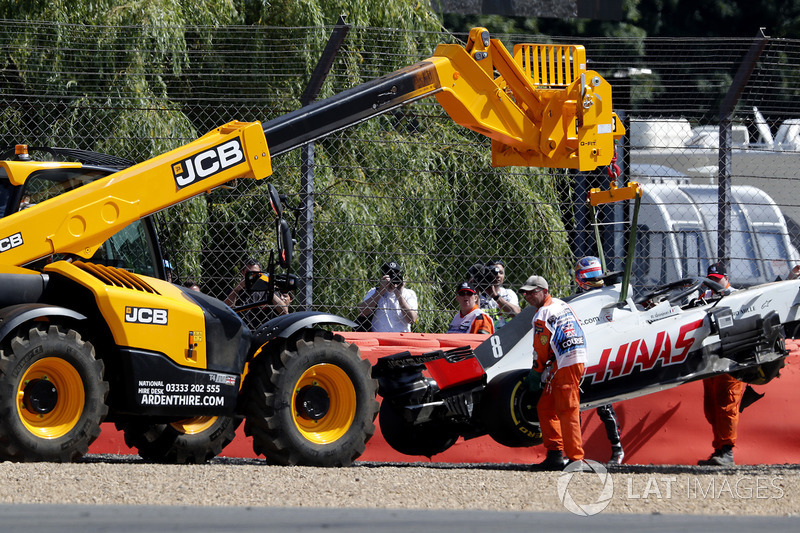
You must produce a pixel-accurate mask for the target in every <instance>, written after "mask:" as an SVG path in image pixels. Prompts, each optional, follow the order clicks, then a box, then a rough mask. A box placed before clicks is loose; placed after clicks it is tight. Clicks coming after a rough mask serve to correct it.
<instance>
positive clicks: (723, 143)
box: [717, 28, 769, 269]
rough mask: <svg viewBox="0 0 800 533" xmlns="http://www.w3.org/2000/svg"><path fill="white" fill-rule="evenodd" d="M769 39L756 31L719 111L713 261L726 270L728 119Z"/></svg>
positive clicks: (728, 247) (728, 246) (728, 249)
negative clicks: (716, 213) (714, 254)
mask: <svg viewBox="0 0 800 533" xmlns="http://www.w3.org/2000/svg"><path fill="white" fill-rule="evenodd" d="M768 39H769V37H767V36H766V35H764V28H760V29H759V30H758V33H757V34H756V37H755V40H754V41H753V44H752V45H751V46H750V49H749V50H748V51H747V54H746V55H745V56H744V59H743V60H742V63H741V64H740V65H739V70H738V71H737V72H736V77H734V78H733V81H732V82H731V86H730V88H729V89H728V93H727V94H726V95H725V99H724V100H723V101H722V104H721V105H720V108H719V169H718V172H719V177H718V193H717V205H718V207H719V216H718V218H717V259H718V260H719V261H723V262H725V264H726V265H728V269H730V254H731V224H730V222H731V220H730V219H731V156H732V150H733V148H732V144H731V117H732V115H733V110H734V108H735V107H736V103H737V102H738V101H739V97H740V96H741V95H742V91H743V90H744V87H745V85H747V82H748V80H749V79H750V75H751V74H752V73H753V70H755V67H756V61H758V58H759V57H761V54H762V52H763V51H764V48H765V47H766V46H767V41H768Z"/></svg>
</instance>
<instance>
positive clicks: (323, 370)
mask: <svg viewBox="0 0 800 533" xmlns="http://www.w3.org/2000/svg"><path fill="white" fill-rule="evenodd" d="M326 397H327V400H328V402H327V405H326V401H325V398H326ZM292 413H293V417H294V423H295V425H296V426H297V429H298V430H300V433H301V434H302V435H303V437H305V438H306V439H308V440H309V441H311V442H313V443H315V444H328V443H331V442H334V441H336V440H337V439H339V438H341V437H342V436H344V434H345V433H347V430H348V429H350V425H351V424H352V423H353V419H355V416H356V390H355V388H354V387H353V383H352V381H351V380H350V377H349V376H348V375H347V373H346V372H345V371H344V370H342V369H341V368H339V367H338V366H336V365H333V364H329V363H321V364H318V365H314V366H312V367H311V368H309V369H308V370H306V371H305V372H304V373H303V375H302V376H300V379H299V380H298V381H297V384H296V386H295V389H294V394H292Z"/></svg>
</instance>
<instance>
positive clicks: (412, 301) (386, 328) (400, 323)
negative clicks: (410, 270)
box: [358, 261, 417, 332]
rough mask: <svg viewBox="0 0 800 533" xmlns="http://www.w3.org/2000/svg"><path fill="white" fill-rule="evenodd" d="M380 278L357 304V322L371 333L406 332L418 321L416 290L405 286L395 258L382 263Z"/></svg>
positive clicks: (400, 268)
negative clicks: (367, 324) (367, 325)
mask: <svg viewBox="0 0 800 533" xmlns="http://www.w3.org/2000/svg"><path fill="white" fill-rule="evenodd" d="M381 274H382V276H381V279H380V280H379V281H378V284H377V285H376V286H375V287H373V288H372V289H370V290H369V292H367V295H366V296H365V297H364V300H363V301H362V302H361V303H360V304H358V311H359V313H358V321H359V322H360V323H362V324H363V323H365V322H367V321H369V322H370V325H369V327H364V329H366V330H368V331H373V332H408V331H411V326H412V325H413V324H414V323H415V322H416V321H417V293H415V292H414V291H413V290H411V289H407V288H406V287H405V281H404V280H403V267H401V266H400V264H399V263H397V262H396V261H389V262H388V263H384V264H383V265H382V266H381Z"/></svg>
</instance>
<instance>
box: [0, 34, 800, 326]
mask: <svg viewBox="0 0 800 533" xmlns="http://www.w3.org/2000/svg"><path fill="white" fill-rule="evenodd" d="M333 29H334V28H332V27H324V28H323V27H321V28H265V27H225V28H210V27H202V28H180V29H179V28H165V29H161V32H160V33H157V34H154V33H153V29H152V28H150V29H147V30H145V29H142V28H137V27H113V28H109V27H87V26H70V25H63V24H45V23H29V22H19V21H4V22H3V28H2V30H0V46H2V50H3V59H2V61H3V63H2V64H0V67H2V70H0V116H2V122H0V135H2V143H0V144H3V145H13V144H15V143H22V142H24V143H28V144H31V145H50V146H69V147H76V148H85V149H93V150H97V151H100V152H104V153H110V154H112V155H116V156H120V157H125V158H128V159H131V160H134V161H142V160H144V159H147V158H148V157H151V156H153V155H156V154H158V153H162V152H164V151H166V150H169V149H172V148H175V147H178V146H180V145H182V144H185V143H186V142H188V141H190V140H192V139H194V138H196V137H197V136H199V135H201V134H203V133H205V132H206V131H209V130H211V129H213V128H215V127H217V126H219V125H221V124H224V123H226V122H228V121H230V120H234V119H235V120H261V121H267V120H270V119H274V118H276V117H279V116H281V115H283V114H285V113H287V112H289V111H292V110H294V109H297V108H299V107H300V105H301V103H300V97H301V95H302V94H303V93H304V91H305V89H306V87H307V85H308V83H309V79H310V77H311V73H312V71H313V70H314V67H315V65H316V64H317V61H318V60H319V57H320V56H321V54H322V50H323V48H324V46H325V43H326V41H327V39H328V36H329V35H330V33H331V32H332V30H333ZM494 37H497V38H500V39H501V40H502V41H503V42H504V44H505V45H506V46H507V47H508V48H509V49H510V48H511V46H512V45H513V44H515V43H520V42H542V41H547V40H551V41H557V42H567V40H565V39H556V38H545V37H542V36H518V35H514V36H497V35H495V36H494ZM464 38H465V36H452V35H449V34H444V33H442V34H432V33H421V32H416V33H415V32H400V31H397V30H392V29H385V28H358V27H356V28H351V29H350V31H349V33H347V36H346V38H345V39H344V41H343V44H342V46H341V48H340V49H339V50H338V53H337V55H336V56H335V59H334V61H333V64H332V67H331V69H330V72H329V73H328V75H327V77H326V79H325V82H324V84H323V85H322V91H321V94H320V96H319V98H324V97H326V96H330V95H332V94H335V93H338V92H340V91H342V90H344V89H346V88H349V87H353V86H355V85H357V84H359V83H362V82H364V81H368V80H370V79H373V78H376V77H378V76H381V75H383V74H386V73H389V72H392V71H394V70H396V69H398V68H401V67H403V66H406V65H409V64H412V63H414V62H416V61H418V60H420V59H424V58H426V57H428V56H430V55H431V53H432V52H433V49H434V48H435V45H436V44H437V43H444V42H459V41H460V40H462V39H464ZM569 42H572V43H575V44H582V45H584V46H585V47H586V49H587V56H588V58H589V60H590V63H589V68H590V69H593V70H596V71H598V72H599V73H600V74H601V75H603V76H604V77H605V78H606V79H607V80H609V81H610V82H611V84H612V87H613V88H614V108H615V109H616V110H617V111H618V112H619V113H620V115H621V116H624V117H625V120H626V122H627V125H628V129H629V133H630V135H629V136H628V137H627V138H626V141H625V143H623V144H622V145H621V146H620V149H619V159H618V163H619V164H620V165H621V166H622V167H623V174H622V176H621V178H620V179H622V180H627V179H628V177H631V178H633V179H636V180H638V181H641V182H643V183H644V184H645V198H644V201H643V206H642V210H641V213H640V216H639V222H640V228H639V229H640V231H639V235H640V239H639V242H638V248H637V255H638V257H637V260H636V262H635V269H634V275H635V277H634V283H635V285H636V287H635V288H636V289H640V288H641V287H643V286H652V285H655V284H658V283H663V282H665V281H671V280H674V279H678V278H681V277H686V276H692V275H697V274H705V268H706V267H707V265H708V264H709V263H710V262H713V261H715V260H716V258H717V255H718V246H719V243H720V241H722V243H723V252H724V253H723V256H724V258H725V259H726V260H727V261H728V263H729V270H730V274H731V279H732V282H733V283H734V284H739V285H745V284H752V283H757V282H760V281H767V280H770V279H774V277H775V276H777V275H785V274H786V272H787V271H788V268H789V267H790V265H791V264H792V263H793V262H795V261H797V260H798V259H800V258H798V257H797V252H796V248H798V247H800V243H797V242H796V239H797V237H798V232H797V231H796V228H797V224H796V222H795V220H798V221H800V205H798V203H797V201H796V200H795V199H794V198H793V196H792V192H793V184H794V182H793V179H794V175H793V172H792V170H793V165H792V163H793V162H797V161H800V155H798V153H797V151H798V149H800V120H798V119H797V118H795V115H796V111H795V108H794V107H792V106H791V103H792V102H793V101H794V98H795V96H796V93H797V92H798V89H797V87H798V83H796V82H797V78H798V77H799V76H800V70H798V66H800V47H799V46H798V45H800V41H787V40H772V39H724V40H723V39H714V40H709V39H670V40H667V39H634V38H630V39H624V38H619V39H616V38H615V39H609V38H606V39H586V40H582V41H581V40H575V39H570V40H569ZM754 43H755V44H754ZM750 67H752V68H750ZM732 87H733V88H734V90H732V89H731V88H732ZM726 96H727V100H726ZM726 102H727V104H730V103H731V102H733V104H732V105H730V109H731V110H732V111H731V112H730V113H726V114H724V116H723V117H722V119H723V120H722V121H721V120H720V113H721V110H724V106H725V105H727V104H726ZM755 107H757V108H758V112H756V111H755V109H754V108H755ZM720 123H722V124H723V126H726V125H728V124H729V125H730V130H728V129H727V128H723V130H722V131H723V134H722V136H721V137H720V134H719V132H720V129H719V125H720ZM727 132H730V135H727ZM720 139H722V143H720ZM720 144H722V145H723V148H725V147H726V146H728V145H730V149H728V150H724V149H723V150H722V151H721V150H720V149H719V146H720ZM273 167H274V174H273V175H272V176H271V177H270V178H268V180H267V181H270V182H271V183H273V184H274V185H275V186H276V188H277V189H278V190H279V191H280V192H281V193H284V194H286V202H287V205H288V206H289V209H287V211H286V214H287V215H289V217H290V218H291V219H292V221H293V225H294V218H295V216H296V218H297V220H298V224H297V226H296V227H295V229H296V238H297V240H298V246H297V249H296V250H295V259H294V261H293V263H292V268H291V270H292V272H293V273H295V274H300V276H301V280H300V281H301V287H300V290H299V291H298V294H297V295H296V299H295V302H294V304H293V306H294V308H296V309H300V308H309V309H314V310H325V311H329V312H334V313H337V314H340V315H343V316H346V317H349V318H355V316H356V313H357V312H356V306H357V304H358V303H359V302H360V301H361V300H362V298H363V297H364V295H365V294H366V293H367V291H368V290H369V288H370V287H372V286H374V285H375V282H376V279H377V278H378V277H379V275H380V272H379V268H380V265H381V264H382V263H384V262H386V261H388V260H392V259H393V260H396V261H398V262H400V263H401V264H402V265H403V266H404V269H405V273H404V275H405V280H406V283H407V286H408V287H409V288H411V289H413V290H414V291H415V292H416V293H417V296H418V299H419V308H420V311H419V316H420V319H419V322H418V323H417V325H416V326H415V328H414V329H415V331H431V332H441V331H444V330H445V329H446V328H447V324H449V322H450V320H451V318H452V316H453V313H454V311H455V309H456V302H455V286H456V284H457V283H458V282H460V281H462V280H463V279H464V278H465V277H466V275H467V271H468V269H469V267H470V266H471V265H473V264H474V263H476V262H478V261H488V260H493V259H500V260H502V261H503V262H504V264H505V267H506V280H505V284H506V286H508V287H511V288H518V287H519V286H520V285H521V284H522V282H523V281H524V280H525V279H526V278H527V277H528V276H529V275H531V274H534V273H536V274H543V275H544V276H546V277H547V278H548V279H549V281H550V283H551V287H552V291H551V292H555V293H556V294H559V295H565V294H568V293H569V292H571V290H572V272H571V268H572V265H573V264H574V262H575V260H576V259H577V258H578V257H580V256H582V255H588V254H594V253H596V243H595V239H594V231H593V229H592V228H591V227H590V224H589V217H588V214H587V211H586V207H585V204H584V200H585V194H586V191H587V190H588V189H589V188H590V187H598V186H599V187H603V188H607V187H608V184H609V176H608V174H606V173H605V171H604V170H599V171H597V172H594V173H574V172H567V171H552V170H542V169H525V168H502V169H494V168H492V167H491V158H490V148H489V142H488V140H486V139H484V138H483V137H481V136H479V135H477V134H473V133H472V132H470V131H468V130H465V129H463V128H460V127H458V126H456V125H455V124H453V123H452V121H451V120H450V119H449V118H448V117H447V115H446V114H444V112H443V111H442V110H441V108H440V107H438V104H436V102H435V101H434V100H432V99H429V100H423V101H420V102H418V103H415V104H412V105H410V106H406V107H403V108H401V109H400V110H399V111H396V112H393V113H391V114H387V115H384V116H381V117H379V118H376V119H373V120H370V121H367V122H364V123H362V124H359V125H357V126H354V127H352V128H349V129H347V130H344V131H342V132H339V133H336V134H334V135H331V136H329V137H327V138H325V139H323V140H321V141H317V142H316V143H315V144H314V145H313V148H312V149H304V150H294V151H292V152H289V153H286V154H284V155H280V156H277V157H275V158H274V159H273ZM720 168H722V172H720ZM720 175H722V176H723V180H722V181H721V180H720V179H719V177H720ZM728 176H730V180H728ZM720 183H722V185H723V187H722V190H723V192H724V196H723V198H727V200H725V201H723V203H722V205H720V203H719V194H718V193H719V190H720V186H719V185H720ZM264 185H265V184H263V183H258V182H254V181H252V180H240V181H239V182H238V183H235V184H231V188H225V189H219V190H216V191H213V192H212V193H210V194H208V195H205V196H204V197H201V198H197V199H195V200H192V201H189V202H186V203H184V204H181V205H178V206H174V207H171V208H169V209H167V210H165V211H163V212H162V213H160V214H159V215H158V216H157V222H158V226H159V229H160V238H161V241H162V247H163V249H164V253H165V256H166V257H167V258H168V259H169V260H170V262H171V263H172V264H173V266H174V268H175V271H176V273H177V275H178V277H179V278H180V279H183V280H185V279H188V278H191V279H193V280H196V281H197V282H199V284H200V286H201V287H202V289H203V290H204V291H205V292H208V293H209V294H212V295H214V296H217V297H219V298H223V299H224V298H225V296H226V294H227V293H228V291H229V290H230V288H231V287H233V286H234V285H235V284H236V283H237V281H238V280H239V278H240V269H241V267H242V265H243V263H244V262H245V261H246V260H247V259H248V258H250V257H252V258H254V259H256V260H257V261H259V262H261V263H262V265H266V263H267V261H268V260H269V256H270V250H272V249H273V248H274V247H275V232H274V229H275V221H274V218H273V216H272V211H271V209H270V208H269V204H268V195H267V188H266V187H265V186H264ZM143 193H144V194H146V191H144V192H143ZM720 212H723V213H727V214H728V215H727V216H725V217H722V220H723V222H725V221H728V223H727V224H726V225H724V226H723V228H724V229H723V232H722V235H723V238H722V239H720V237H719V232H718V228H719V224H720V222H719V219H720V217H719V216H718V215H719V213H720ZM628 218H629V211H628V210H627V209H626V208H621V207H617V208H611V209H609V210H608V212H606V211H604V212H602V213H600V217H599V221H600V222H601V223H602V224H603V225H602V226H601V227H602V231H601V242H602V244H603V247H604V250H605V252H606V254H607V256H608V258H609V259H608V262H609V265H608V266H609V268H612V269H621V267H622V260H623V258H624V257H625V252H624V250H626V244H627V243H626V233H625V227H624V224H623V222H624V221H625V220H627V219H628Z"/></svg>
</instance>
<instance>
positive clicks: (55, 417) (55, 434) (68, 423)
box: [0, 324, 109, 462]
mask: <svg viewBox="0 0 800 533" xmlns="http://www.w3.org/2000/svg"><path fill="white" fill-rule="evenodd" d="M103 370H104V366H103V362H102V361H99V360H97V359H96V358H95V353H94V347H93V346H92V345H91V344H90V343H89V342H85V341H83V340H82V339H81V336H80V334H79V333H78V332H76V331H75V330H72V329H62V328H61V327H59V326H55V325H50V326H49V327H47V325H46V324H42V325H40V326H37V327H33V328H31V329H30V330H29V331H28V332H26V333H21V334H19V335H18V336H16V337H14V338H13V339H11V341H10V342H8V343H4V345H3V346H2V348H0V458H2V459H4V460H10V461H48V462H67V461H75V460H77V459H79V458H80V457H82V456H83V455H84V454H86V452H87V451H88V450H89V444H91V443H92V442H93V441H94V440H95V439H96V438H97V437H98V436H99V435H100V423H101V422H102V421H103V419H104V418H105V416H106V414H107V413H108V406H107V405H106V403H105V400H106V396H107V395H108V389H109V387H108V383H107V382H106V381H104V379H103Z"/></svg>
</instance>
